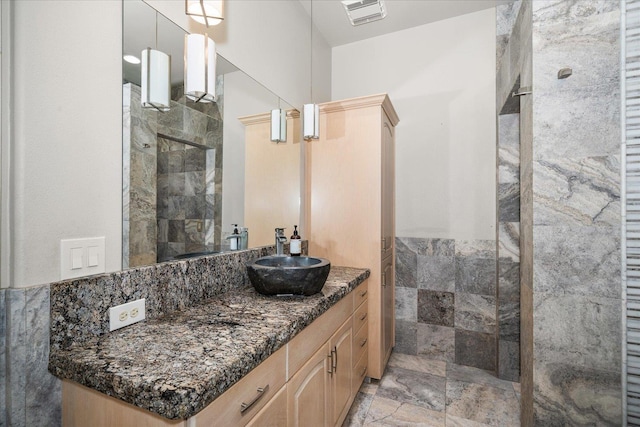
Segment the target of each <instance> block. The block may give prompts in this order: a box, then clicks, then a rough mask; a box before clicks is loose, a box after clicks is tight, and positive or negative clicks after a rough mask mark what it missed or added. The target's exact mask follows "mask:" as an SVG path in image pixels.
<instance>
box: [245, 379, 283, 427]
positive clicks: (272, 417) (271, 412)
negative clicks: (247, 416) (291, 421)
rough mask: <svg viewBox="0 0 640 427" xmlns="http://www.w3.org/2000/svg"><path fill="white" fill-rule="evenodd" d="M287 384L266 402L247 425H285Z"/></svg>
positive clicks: (278, 426) (250, 426)
mask: <svg viewBox="0 0 640 427" xmlns="http://www.w3.org/2000/svg"><path fill="white" fill-rule="evenodd" d="M286 387H287V386H286V385H285V386H284V387H282V388H281V389H280V391H279V392H278V393H277V394H276V395H275V396H274V397H273V399H271V400H270V401H269V403H267V404H266V405H265V406H264V408H262V410H260V412H258V413H257V414H256V416H255V417H254V418H253V419H252V420H251V421H250V422H249V424H247V427H281V426H285V425H287V388H286Z"/></svg>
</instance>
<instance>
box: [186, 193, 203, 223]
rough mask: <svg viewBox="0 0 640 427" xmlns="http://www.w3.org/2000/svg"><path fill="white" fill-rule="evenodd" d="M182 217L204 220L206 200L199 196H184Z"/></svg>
mask: <svg viewBox="0 0 640 427" xmlns="http://www.w3.org/2000/svg"><path fill="white" fill-rule="evenodd" d="M184 204H185V207H184V215H185V218H187V219H204V217H205V213H206V200H205V198H204V197H203V196H202V195H200V196H185V198H184Z"/></svg>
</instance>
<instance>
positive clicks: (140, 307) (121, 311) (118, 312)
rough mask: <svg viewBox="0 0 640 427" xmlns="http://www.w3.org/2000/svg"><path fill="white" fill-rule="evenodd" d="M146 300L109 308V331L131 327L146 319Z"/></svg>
mask: <svg viewBox="0 0 640 427" xmlns="http://www.w3.org/2000/svg"><path fill="white" fill-rule="evenodd" d="M145 314H146V313H145V300H144V298H142V299H138V300H135V301H131V302H128V303H126V304H120V305H117V306H115V307H111V308H109V331H115V330H116V329H120V328H123V327H125V326H129V325H131V324H133V323H136V322H139V321H141V320H144V318H145Z"/></svg>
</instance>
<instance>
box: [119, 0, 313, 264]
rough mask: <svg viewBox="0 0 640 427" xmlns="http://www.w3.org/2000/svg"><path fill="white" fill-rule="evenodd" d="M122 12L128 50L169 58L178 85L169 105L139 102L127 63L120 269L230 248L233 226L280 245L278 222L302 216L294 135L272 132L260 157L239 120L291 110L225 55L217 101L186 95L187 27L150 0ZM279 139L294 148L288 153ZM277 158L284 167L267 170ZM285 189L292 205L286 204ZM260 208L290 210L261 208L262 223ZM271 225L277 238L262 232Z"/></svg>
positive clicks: (135, 69)
mask: <svg viewBox="0 0 640 427" xmlns="http://www.w3.org/2000/svg"><path fill="white" fill-rule="evenodd" d="M123 13H124V37H123V40H124V46H123V53H124V54H125V55H127V54H130V55H135V56H138V57H139V55H140V52H141V51H142V50H143V49H144V48H146V47H153V48H155V49H157V50H160V51H162V52H165V53H167V54H169V55H171V88H172V90H171V108H170V110H169V111H167V112H158V111H154V110H148V109H143V108H141V103H140V66H139V65H136V64H131V63H129V62H127V61H123V260H122V266H123V268H129V267H136V266H141V265H148V264H153V263H156V262H162V261H166V260H171V259H179V258H182V257H188V256H190V254H202V253H203V252H218V251H223V250H228V249H229V240H228V239H227V238H226V237H228V235H229V234H230V233H231V232H232V231H233V229H234V227H233V226H232V224H238V225H239V226H240V227H242V226H245V227H249V242H248V247H255V246H262V245H267V244H273V229H274V228H275V227H287V228H292V227H293V224H294V223H295V224H297V223H298V220H299V218H300V190H301V189H300V150H299V144H298V143H295V144H294V140H295V139H298V138H297V137H295V138H294V135H297V134H295V133H294V132H295V131H294V130H293V129H289V133H288V134H289V135H290V138H289V141H286V142H285V143H281V144H276V143H271V142H270V140H269V135H268V134H267V135H266V140H264V141H261V142H264V144H259V145H258V146H259V147H260V149H261V150H262V151H261V152H260V154H258V155H257V156H256V155H255V154H256V153H252V152H251V150H253V148H252V146H251V145H250V141H249V140H248V139H246V138H245V134H246V133H247V132H249V130H248V128H245V125H244V124H243V123H242V122H241V121H240V120H239V118H241V117H246V116H250V115H265V114H266V115H268V114H269V112H270V110H271V109H273V108H278V106H280V108H284V109H288V110H293V109H292V107H291V106H290V105H288V104H286V103H284V102H283V101H282V100H280V99H279V98H278V97H277V96H276V95H275V94H273V93H272V92H270V91H269V90H267V89H266V88H265V87H264V86H262V85H260V84H259V83H257V82H256V81H255V80H253V79H252V78H251V77H249V76H248V75H247V74H245V73H244V72H242V71H241V70H239V69H238V68H236V67H235V66H233V65H232V64H231V63H229V62H228V61H226V60H225V59H224V58H222V57H221V56H219V55H218V59H217V76H218V77H217V80H216V102H214V103H205V104H202V103H197V104H196V103H193V102H191V101H190V100H188V99H186V97H185V96H184V94H183V72H184V64H183V49H184V36H185V32H184V31H183V30H182V29H181V28H180V27H179V26H177V25H175V24H174V23H173V22H171V21H169V20H168V19H166V18H165V17H164V16H163V15H161V14H159V13H157V12H156V11H155V10H154V9H153V8H151V7H150V6H149V5H147V4H146V3H144V2H143V1H126V2H124V3H123ZM156 34H157V35H156ZM294 115H295V114H294V113H290V114H289V116H290V117H291V118H292V120H291V126H293V123H294V121H293V118H294ZM289 121H290V120H288V122H289ZM247 135H248V133H247ZM251 142H256V140H255V138H254V139H252V141H251ZM280 146H287V148H289V152H288V153H287V155H286V156H284V155H283V152H284V150H282V149H280ZM248 150H249V151H248ZM264 150H267V153H268V155H266V154H265V152H264ZM294 150H295V155H293V154H291V153H293V152H294ZM256 158H257V159H258V160H260V159H261V160H262V162H260V161H254V160H252V159H256ZM247 159H249V160H250V161H251V165H250V167H246V166H245V161H246V160H247ZM275 164H277V167H278V168H280V169H281V170H282V171H286V173H284V174H277V176H276V174H273V173H272V172H270V171H272V169H273V167H274V165H275ZM245 172H246V173H247V174H245ZM255 176H262V177H264V181H266V182H269V185H268V186H267V187H265V188H264V189H263V191H254V190H253V186H252V189H251V190H250V191H249V192H250V194H251V196H250V198H251V200H250V203H246V202H247V201H246V200H245V194H246V191H247V189H246V188H245V181H246V180H247V179H249V181H251V180H252V179H253V178H252V177H255ZM247 177H248V178H247ZM276 180H284V181H291V182H293V183H295V184H293V185H292V184H291V183H290V182H289V183H287V182H277V181H276ZM285 187H286V191H292V192H293V194H291V195H289V196H288V197H289V199H295V201H296V203H295V206H293V205H291V204H287V205H286V207H284V206H281V202H280V197H281V196H282V193H283V192H284V191H285ZM291 187H294V188H291ZM254 206H260V207H262V208H264V207H265V206H266V207H270V208H268V209H267V210H268V211H270V212H273V211H281V210H282V209H283V208H286V211H287V212H286V213H287V215H286V216H281V217H278V216H274V215H269V216H263V215H260V214H259V213H258V215H257V217H258V218H261V217H262V218H264V221H261V220H255V218H256V216H255V215H254V216H253V217H251V218H249V217H250V216H251V215H250V212H249V211H250V210H253V209H254ZM247 219H249V222H250V224H249V223H248V222H246V221H247ZM292 221H295V222H292ZM289 222H292V223H291V224H289ZM265 232H266V235H268V236H271V238H270V239H268V240H267V239H266V238H264V237H261V236H264V235H265Z"/></svg>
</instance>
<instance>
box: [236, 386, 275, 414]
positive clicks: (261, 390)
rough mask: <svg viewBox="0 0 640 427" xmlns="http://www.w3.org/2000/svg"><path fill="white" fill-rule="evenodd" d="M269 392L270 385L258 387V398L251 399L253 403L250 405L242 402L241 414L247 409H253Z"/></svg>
mask: <svg viewBox="0 0 640 427" xmlns="http://www.w3.org/2000/svg"><path fill="white" fill-rule="evenodd" d="M267 391H269V384H267V385H266V386H264V387H258V394H256V396H255V397H254V398H253V399H251V402H249V403H244V402H242V403H241V404H240V413H241V414H242V413H244V412H245V411H246V410H247V409H249V408H251V407H252V406H253V405H254V404H255V403H256V402H257V401H258V400H260V398H261V397H262V396H264V394H265V393H266V392H267Z"/></svg>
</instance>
